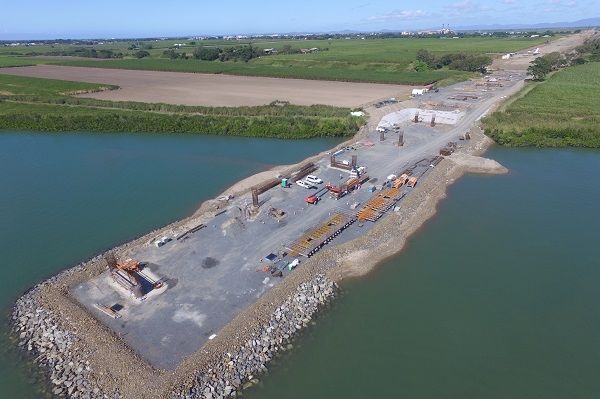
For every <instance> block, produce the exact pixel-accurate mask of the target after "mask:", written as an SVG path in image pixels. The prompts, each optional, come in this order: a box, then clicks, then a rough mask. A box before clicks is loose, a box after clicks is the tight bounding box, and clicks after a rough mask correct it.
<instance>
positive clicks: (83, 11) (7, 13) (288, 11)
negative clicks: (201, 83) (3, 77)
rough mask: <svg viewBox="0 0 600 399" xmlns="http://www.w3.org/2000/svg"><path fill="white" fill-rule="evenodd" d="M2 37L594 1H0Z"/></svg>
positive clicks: (428, 21) (173, 32) (487, 19)
mask: <svg viewBox="0 0 600 399" xmlns="http://www.w3.org/2000/svg"><path fill="white" fill-rule="evenodd" d="M2 3H3V4H2V5H1V6H0V40H17V39H55V38H122V37H157V36H158V37H160V36H196V35H207V34H211V35H223V34H244V33H286V32H329V31H341V30H358V31H379V30H383V29H392V30H413V29H427V28H437V27H441V25H442V24H449V25H450V27H462V26H472V25H489V24H515V23H518V24H534V23H540V22H570V21H576V20H579V19H585V18H592V17H600V1H599V0H428V1H424V0H406V1H393V0H386V1H379V0H371V1H369V0H343V1H342V0H319V1H314V0H303V1H297V2H289V1H285V0H278V1H273V0H266V1H251V0H229V1H212V0H211V1H199V0H196V1H190V0H180V1H171V2H169V1H164V0H162V1H160V2H159V1H140V0H118V1H117V0H104V1H93V0H43V1H40V0H37V1H31V0H19V1H14V0H3V1H2Z"/></svg>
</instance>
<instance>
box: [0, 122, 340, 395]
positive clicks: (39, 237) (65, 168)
mask: <svg viewBox="0 0 600 399" xmlns="http://www.w3.org/2000/svg"><path fill="white" fill-rule="evenodd" d="M337 142H339V141H337V140H332V139H314V140H299V141H283V140H274V139H255V138H252V139H250V138H237V137H219V136H194V135H141V134H81V133H79V134H67V133H61V134H42V133H33V134H27V133H10V132H4V133H0V243H1V244H0V248H1V251H0V254H1V257H2V263H1V265H2V266H1V268H2V269H1V270H2V276H3V278H2V279H0V307H1V308H2V310H3V315H4V316H5V317H4V322H3V323H2V324H1V326H0V351H1V352H0V353H1V355H2V356H1V357H0V398H11V399H12V398H26V399H33V398H38V397H40V395H41V393H40V391H39V387H38V386H37V385H36V384H34V383H33V379H32V375H31V372H30V371H31V370H29V363H28V362H24V361H23V360H22V359H21V356H20V354H19V353H18V352H17V351H15V350H14V349H13V345H12V344H11V343H10V342H9V340H8V339H7V337H6V332H7V327H6V321H7V320H8V315H9V312H10V307H11V306H12V304H13V302H14V300H15V299H16V298H17V297H18V296H19V295H20V294H21V293H22V292H23V291H24V290H26V289H27V288H29V287H31V286H32V285H34V284H35V283H37V282H39V281H40V280H42V279H44V278H45V277H49V276H51V275H53V274H55V273H56V272H58V271H60V270H61V269H63V268H65V267H66V266H67V265H72V264H75V263H77V262H79V261H80V260H83V259H86V258H88V257H90V256H92V255H94V254H96V253H98V252H100V251H102V250H104V249H107V248H110V247H112V246H113V245H115V244H118V243H121V242H124V241H127V240H129V239H131V238H134V237H136V236H139V235H140V234H143V233H145V232H148V231H150V230H151V229H153V228H155V227H158V226H162V225H164V224H167V223H169V222H171V221H173V220H176V219H180V218H182V217H184V216H187V215H189V214H190V213H192V212H193V210H194V209H196V208H197V207H198V205H199V204H200V203H202V202H203V201H204V200H206V199H209V198H214V197H215V196H216V195H218V194H219V193H221V192H222V191H223V190H225V189H226V188H227V187H229V186H231V185H232V184H233V183H235V182H237V181H239V180H240V179H242V178H244V177H247V176H249V175H251V174H253V173H256V172H260V171H262V170H266V169H268V168H269V167H272V166H274V165H282V164H291V163H296V162H299V161H301V160H303V159H305V158H306V157H308V156H310V155H313V154H315V153H318V152H320V151H324V150H326V149H329V148H331V147H333V146H334V145H335V144H336V143H337Z"/></svg>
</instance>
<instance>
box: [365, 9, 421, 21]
mask: <svg viewBox="0 0 600 399" xmlns="http://www.w3.org/2000/svg"><path fill="white" fill-rule="evenodd" d="M430 15H431V14H429V13H428V12H426V11H423V10H397V11H392V12H389V13H387V14H382V15H375V16H372V17H369V18H368V19H369V21H406V20H413V19H419V18H425V17H429V16H430Z"/></svg>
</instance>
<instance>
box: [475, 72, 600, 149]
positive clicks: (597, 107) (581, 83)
mask: <svg viewBox="0 0 600 399" xmlns="http://www.w3.org/2000/svg"><path fill="white" fill-rule="evenodd" d="M530 84H532V85H535V87H533V88H532V89H531V90H530V91H529V92H528V93H527V94H525V95H524V96H522V97H520V98H517V99H516V100H515V101H514V102H512V103H510V104H509V105H508V106H507V107H506V109H505V110H503V111H499V112H495V113H494V114H492V115H490V116H489V117H487V118H485V119H484V128H485V131H486V133H487V134H488V135H489V136H491V137H492V138H493V139H494V140H496V141H497V142H498V143H500V144H503V145H508V146H540V147H563V146H574V147H593V148H600V100H599V98H600V97H599V96H600V94H599V93H600V62H590V63H587V64H584V65H578V66H573V67H568V68H565V69H563V70H561V71H558V72H556V73H555V74H554V75H552V76H551V77H550V78H549V79H548V80H547V81H545V82H540V83H530Z"/></svg>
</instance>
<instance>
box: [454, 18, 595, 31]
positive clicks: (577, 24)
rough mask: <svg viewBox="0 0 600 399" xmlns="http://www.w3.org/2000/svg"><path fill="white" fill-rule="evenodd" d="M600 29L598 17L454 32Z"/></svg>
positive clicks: (463, 27) (477, 26) (465, 27)
mask: <svg viewBox="0 0 600 399" xmlns="http://www.w3.org/2000/svg"><path fill="white" fill-rule="evenodd" d="M588 27H600V17H597V18H587V19H580V20H578V21H573V22H542V23H538V24H506V25H473V26H458V27H455V28H454V29H455V30H458V31H467V30H505V29H556V28H588Z"/></svg>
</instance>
